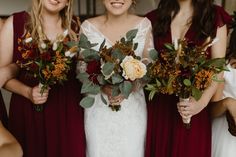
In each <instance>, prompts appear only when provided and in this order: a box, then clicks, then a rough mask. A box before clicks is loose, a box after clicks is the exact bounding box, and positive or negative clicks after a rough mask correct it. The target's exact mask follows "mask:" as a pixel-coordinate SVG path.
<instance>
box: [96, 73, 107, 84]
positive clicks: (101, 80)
mask: <svg viewBox="0 0 236 157" xmlns="http://www.w3.org/2000/svg"><path fill="white" fill-rule="evenodd" d="M97 80H98V82H99V84H100V85H105V84H106V80H105V79H104V76H102V75H98V76H97Z"/></svg>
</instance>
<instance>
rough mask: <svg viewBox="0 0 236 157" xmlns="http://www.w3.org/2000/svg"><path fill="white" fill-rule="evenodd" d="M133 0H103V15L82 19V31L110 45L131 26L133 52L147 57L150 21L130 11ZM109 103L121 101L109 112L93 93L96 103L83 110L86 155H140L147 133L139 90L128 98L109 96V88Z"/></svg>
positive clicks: (125, 156) (129, 156)
mask: <svg viewBox="0 0 236 157" xmlns="http://www.w3.org/2000/svg"><path fill="white" fill-rule="evenodd" d="M135 3H136V1H135V0H103V4H104V6H105V9H106V14H105V15H101V16H98V17H95V18H91V19H88V20H86V21H84V22H83V23H82V25H81V31H82V33H84V34H85V35H86V36H87V37H88V39H89V40H90V42H92V43H99V44H98V45H97V46H96V47H95V49H96V50H98V49H99V45H100V44H101V43H102V42H103V40H104V39H105V41H106V43H105V44H106V46H107V47H111V46H112V45H114V44H115V42H116V41H118V40H120V39H121V38H122V37H124V36H125V34H126V33H127V32H128V31H129V30H132V29H138V33H137V35H136V38H135V39H134V42H135V43H138V48H137V49H136V51H135V53H136V55H138V56H140V57H147V56H148V55H147V54H148V50H149V49H151V48H152V47H153V43H152V42H153V41H152V35H151V34H152V32H151V29H152V28H151V23H150V21H149V20H148V19H147V18H143V17H139V16H136V15H134V14H131V13H130V10H131V9H132V6H133V5H134V4H135ZM105 89H106V90H104V93H106V94H107V96H108V99H109V101H110V103H116V104H121V110H120V111H118V112H114V111H112V110H111V109H110V108H109V107H108V106H106V105H105V104H104V103H103V101H102V100H101V96H100V94H98V95H96V96H95V103H94V105H93V106H92V107H91V108H88V109H85V132H86V140H87V141H86V142H87V157H143V156H144V143H145V136H146V121H147V115H146V114H147V113H146V102H145V97H144V93H143V90H142V89H139V90H137V91H136V92H132V93H131V94H130V96H129V97H128V99H124V98H123V96H122V95H119V96H116V97H112V96H111V94H109V93H110V91H109V89H108V88H105Z"/></svg>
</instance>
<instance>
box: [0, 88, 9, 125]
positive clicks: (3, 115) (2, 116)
mask: <svg viewBox="0 0 236 157" xmlns="http://www.w3.org/2000/svg"><path fill="white" fill-rule="evenodd" d="M0 121H1V122H2V124H3V125H4V126H5V127H7V111H6V107H5V104H4V101H3V98H2V93H1V91H0Z"/></svg>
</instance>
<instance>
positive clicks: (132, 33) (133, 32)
mask: <svg viewBox="0 0 236 157" xmlns="http://www.w3.org/2000/svg"><path fill="white" fill-rule="evenodd" d="M137 33H138V29H133V30H130V31H128V32H127V33H126V39H127V41H132V40H133V39H134V38H135V37H136V35H137Z"/></svg>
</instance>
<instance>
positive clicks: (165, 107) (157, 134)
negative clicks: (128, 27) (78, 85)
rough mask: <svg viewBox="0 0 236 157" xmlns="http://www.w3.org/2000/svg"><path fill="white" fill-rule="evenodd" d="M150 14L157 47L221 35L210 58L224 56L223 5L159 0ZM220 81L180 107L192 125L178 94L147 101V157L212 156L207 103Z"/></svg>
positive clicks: (209, 1) (204, 0)
mask: <svg viewBox="0 0 236 157" xmlns="http://www.w3.org/2000/svg"><path fill="white" fill-rule="evenodd" d="M147 17H148V18H149V19H150V20H151V21H152V25H153V27H154V32H153V33H154V44H155V48H156V49H157V50H158V51H159V52H161V51H160V50H161V49H162V48H163V45H164V43H171V42H172V41H173V39H183V38H186V39H188V40H190V41H193V42H195V43H196V44H197V45H201V44H202V43H203V42H204V41H205V40H206V38H207V37H209V36H210V37H211V38H218V39H219V42H217V43H216V44H214V45H213V46H212V47H211V48H210V49H209V50H208V51H209V54H210V56H209V57H211V58H217V57H224V56H225V51H226V38H227V28H226V24H227V23H228V22H230V20H231V17H230V16H229V15H228V14H227V13H226V12H225V11H224V10H223V8H221V7H219V6H216V5H213V1H212V0H160V3H159V5H158V8H157V9H156V10H154V11H152V12H150V13H149V14H147ZM216 88H217V83H216V82H212V84H211V86H210V87H209V88H208V89H206V90H205V91H204V93H203V95H202V97H201V98H200V100H199V101H196V100H194V99H193V98H192V99H191V101H190V103H186V104H183V103H180V104H179V105H180V106H185V109H186V111H183V109H182V107H181V108H180V109H179V112H180V113H181V114H184V115H185V114H186V115H191V116H192V121H191V128H190V129H186V128H185V127H184V125H183V122H182V118H181V116H180V113H178V109H177V103H178V97H176V96H175V95H161V94H160V95H158V96H157V97H156V98H155V99H154V100H153V101H151V102H149V103H148V127H147V139H146V157H190V156H191V157H210V156H211V122H210V117H209V113H208V107H207V104H208V102H209V101H210V99H211V97H212V95H213V94H214V92H215V91H216Z"/></svg>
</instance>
